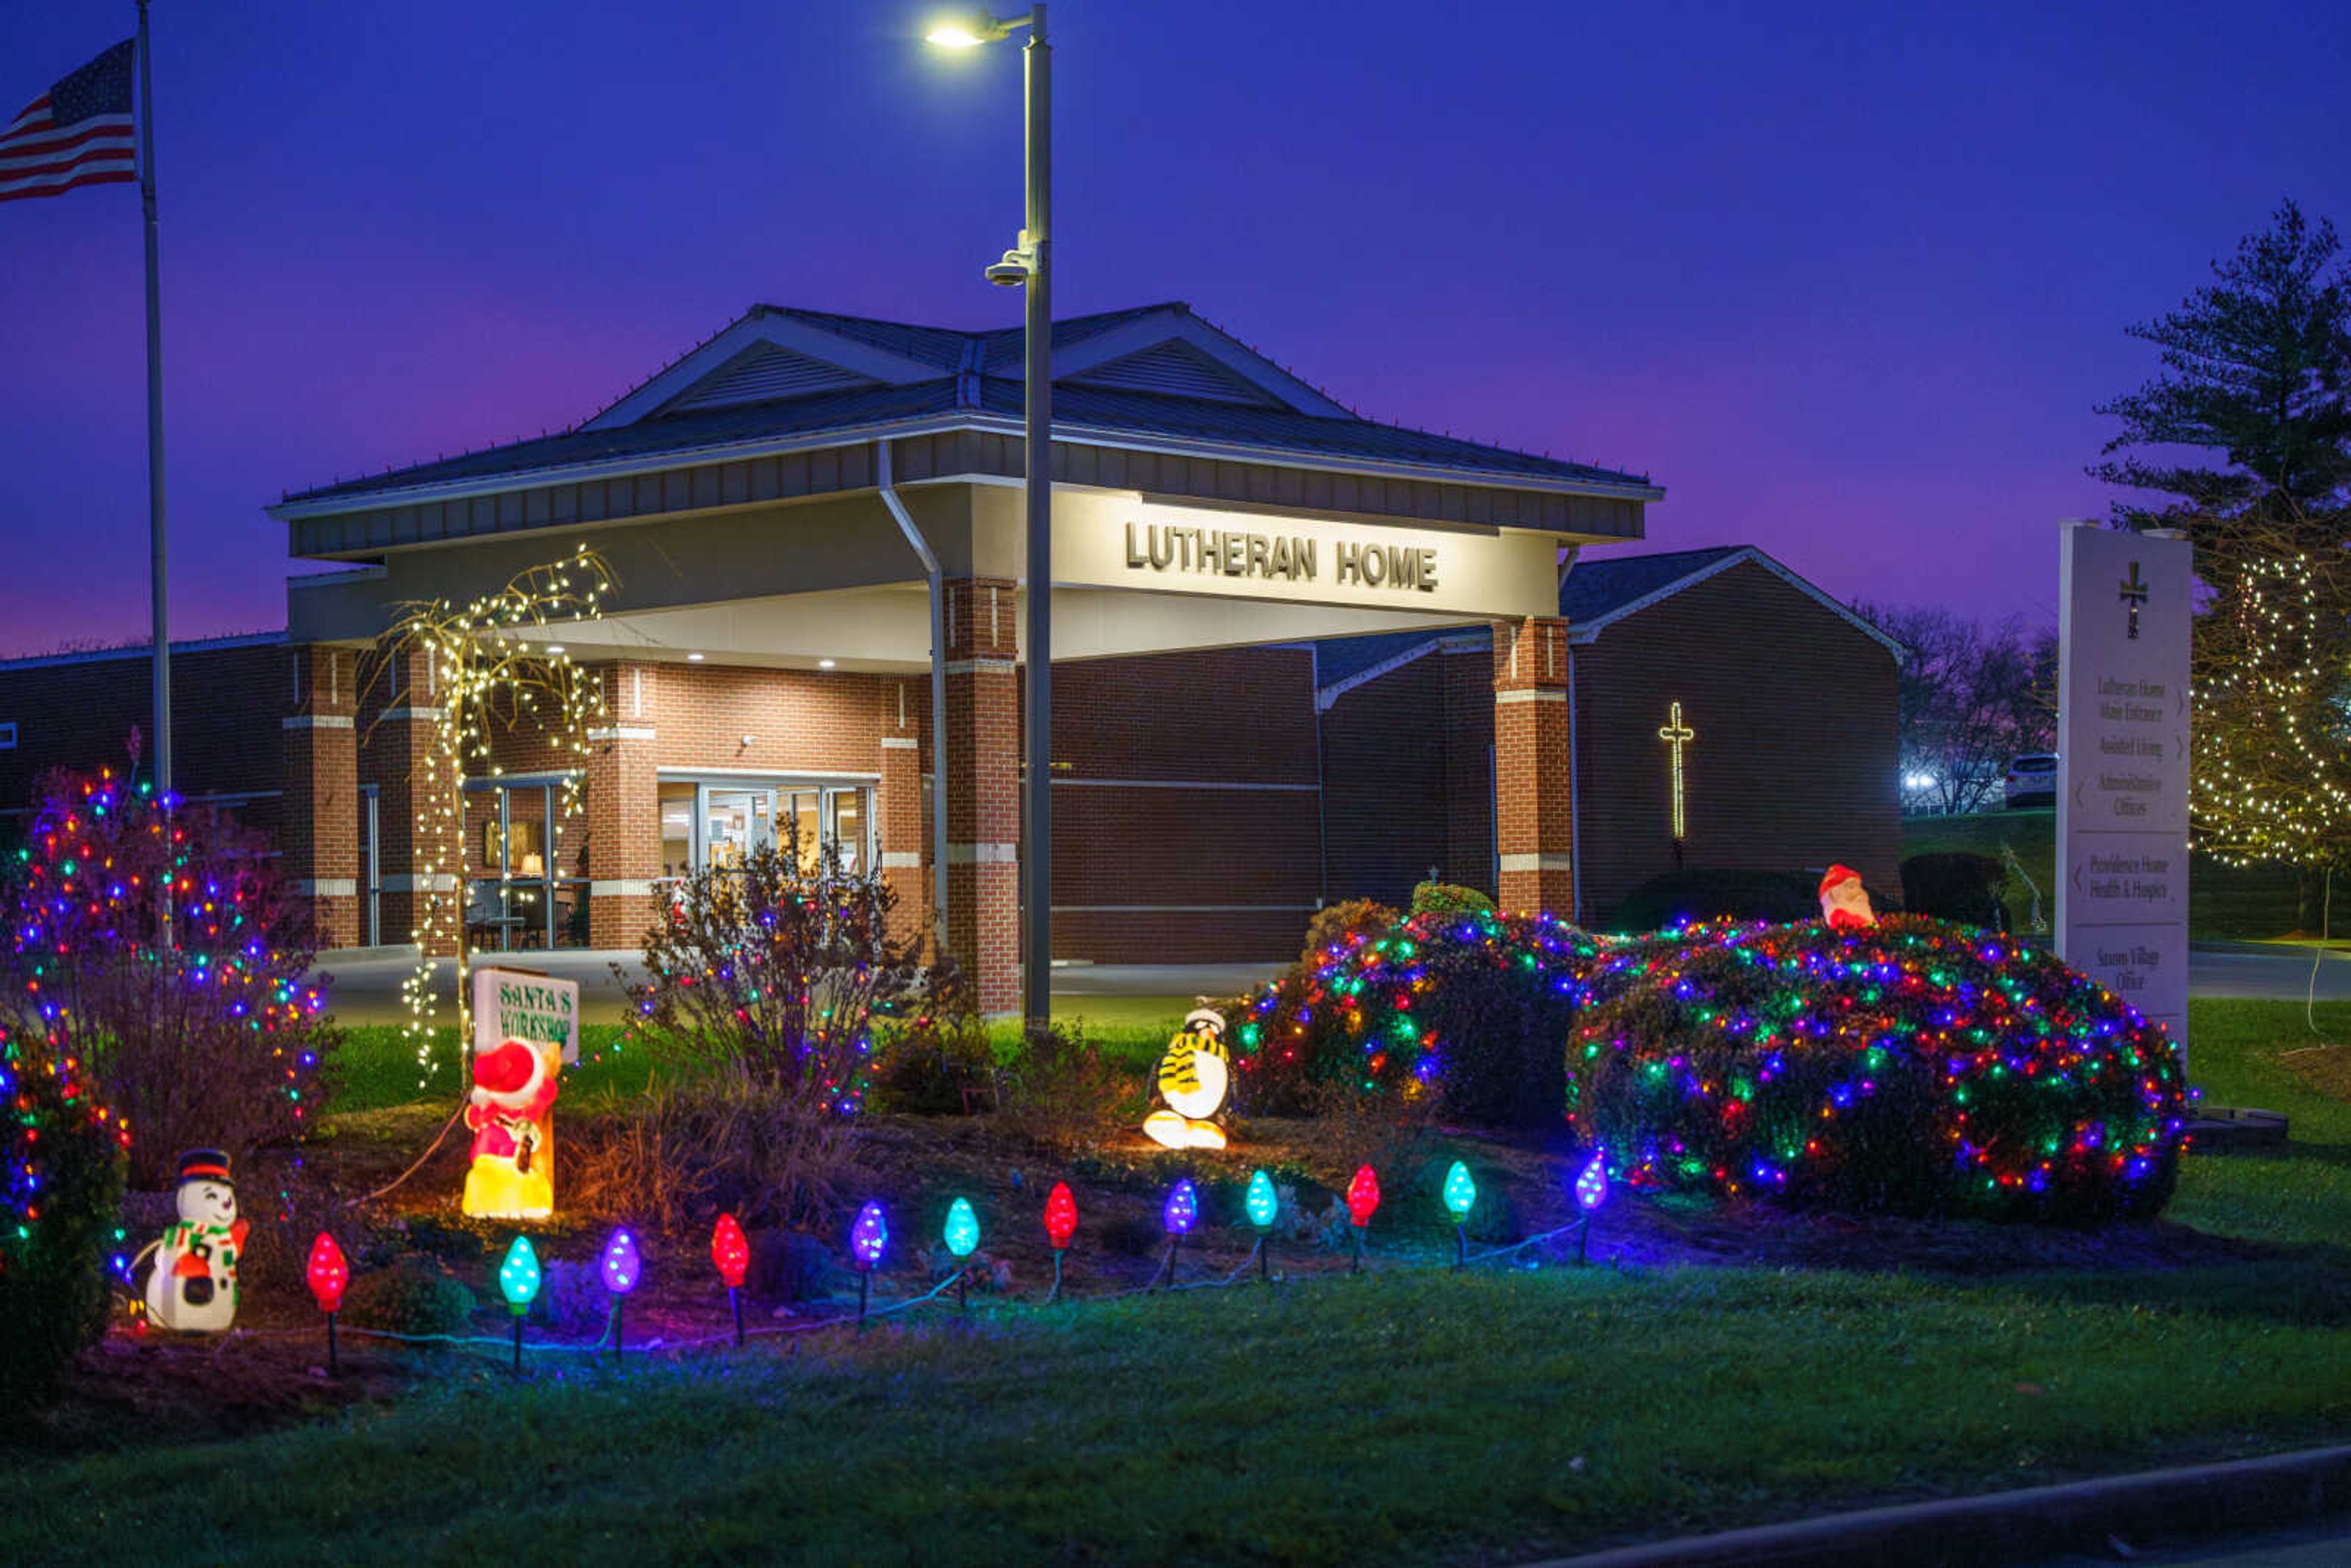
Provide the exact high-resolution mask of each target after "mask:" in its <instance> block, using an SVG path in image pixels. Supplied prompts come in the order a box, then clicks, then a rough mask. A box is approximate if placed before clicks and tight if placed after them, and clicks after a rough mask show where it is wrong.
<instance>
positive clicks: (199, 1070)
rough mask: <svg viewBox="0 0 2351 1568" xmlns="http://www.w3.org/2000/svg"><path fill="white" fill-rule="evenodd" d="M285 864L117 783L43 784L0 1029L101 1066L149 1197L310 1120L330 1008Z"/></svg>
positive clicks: (19, 871)
mask: <svg viewBox="0 0 2351 1568" xmlns="http://www.w3.org/2000/svg"><path fill="white" fill-rule="evenodd" d="M6 870H7V875H6V878H5V881H6V894H5V898H0V913H5V918H6V921H7V927H8V930H7V942H6V946H5V966H6V970H7V975H6V983H5V986H0V1020H6V1021H7V1022H8V1023H10V1024H12V1025H13V1026H14V1027H15V1028H16V1029H17V1030H20V1031H21V1032H22V1033H23V1034H25V1035H26V1037H27V1038H28V1039H31V1040H37V1041H38V1042H39V1044H40V1047H41V1049H42V1051H44V1053H45V1054H47V1056H48V1057H50V1058H51V1059H54V1060H58V1061H64V1060H68V1059H72V1060H78V1061H81V1062H83V1063H85V1064H86V1065H87V1068H88V1071H89V1073H90V1075H91V1077H92V1078H93V1079H94V1080H95V1081H96V1083H97V1086H98V1088H99V1092H101V1093H102V1094H103V1095H104V1097H105V1099H106V1100H107V1102H108V1103H110V1105H111V1106H112V1107H113V1108H114V1110H115V1111H116V1112H118V1113H120V1114H121V1115H122V1116H124V1117H126V1118H127V1119H128V1120H129V1122H130V1124H131V1131H132V1134H133V1140H132V1143H131V1173H130V1174H131V1183H132V1185H134V1186H141V1187H162V1186H168V1185H169V1184H170V1182H171V1181H172V1177H173V1176H174V1175H175V1174H176V1171H177V1168H178V1167H177V1166H176V1164H175V1162H176V1160H177V1157H178V1155H179V1151H180V1150H182V1149H183V1148H197V1147H211V1148H218V1149H221V1150H224V1151H225V1152H226V1153H227V1154H228V1155H229V1157H230V1159H231V1162H232V1163H233V1164H241V1163H242V1162H243V1161H245V1160H246V1157H247V1156H248V1155H251V1154H252V1153H253V1151H254V1150H255V1149H256V1148H258V1147H260V1146H262V1145H266V1144H272V1143H280V1142H285V1141H288V1140H291V1139H293V1138H295V1137H297V1136H298V1135H299V1134H301V1132H302V1131H303V1130H304V1127H305V1125H306V1124H307V1123H308V1117H309V1112H310V1105H311V1101H312V1098H313V1096H312V1086H313V1084H314V1082H315V1081H316V1080H317V1077H318V1069H319V1054H320V1050H321V1046H322V1040H321V1039H320V1036H321V1034H322V1032H323V1027H324V1023H325V1019H324V1018H323V1016H322V1015H323V1012H324V1009H325V999H324V998H323V997H322V996H321V994H320V993H319V990H318V989H317V988H314V987H311V986H309V985H308V984H306V983H305V982H304V977H305V976H306V975H307V974H308V970H309V967H310V961H311V957H312V951H311V947H310V946H309V942H308V938H307V936H305V934H304V922H303V920H302V917H301V911H300V910H299V908H298V904H297V902H296V900H295V899H294V898H293V897H292V896H290V895H289V894H288V893H287V890H286V888H285V885H284V883H283V882H282V881H281V879H280V878H279V876H278V874H277V859H276V857H275V855H274V854H273V852H272V851H271V846H270V844H269V842H268V841H267V840H266V838H265V837H263V836H262V835H260V834H257V833H255V832H253V831H250V830H248V829H246V828H243V827H241V826H239V825H238V824H237V823H236V822H235V821H232V820H230V819H229V818H227V817H226V816H225V815H223V814H221V813H219V812H217V811H214V810H203V809H199V808H195V807H192V806H187V805H182V804H173V805H171V806H169V807H168V808H167V807H166V806H165V805H163V804H159V802H158V801H157V800H155V799H154V797H153V796H152V794H150V793H149V792H148V791H147V790H146V789H144V788H143V787H140V786H134V785H132V784H131V782H130V781H129V780H127V779H124V778H123V777H122V776H121V775H120V774H118V773H116V772H114V771H112V770H110V769H108V770H101V771H100V772H99V773H98V774H96V775H94V776H92V777H89V778H74V777H71V776H68V775H66V774H62V773H56V774H51V775H49V776H48V777H47V778H46V779H43V780H42V785H41V795H40V799H39V801H38V803H37V806H36V807H35V810H34V816H33V821H32V824H31V827H30V829H29V830H28V831H27V832H26V839H25V843H24V846H23V847H22V848H21V849H19V850H18V851H17V852H16V855H15V857H14V859H13V863H12V864H10V865H9V866H8V867H7V868H6ZM167 919H168V920H169V922H170V924H171V941H170V942H169V943H168V944H165V943H164V942H162V941H161V940H160V938H161V937H162V934H163V926H164V922H165V921H166V920H167Z"/></svg>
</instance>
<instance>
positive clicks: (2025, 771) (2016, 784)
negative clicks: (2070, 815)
mask: <svg viewBox="0 0 2351 1568" xmlns="http://www.w3.org/2000/svg"><path fill="white" fill-rule="evenodd" d="M2003 786H2004V788H2005V789H2006V790H2007V792H2008V809H2009V810H2011V811H2013V810H2016V809H2017V808H2018V807H2019V806H2053V805H2055V804H2056V803H2057V754H2056V753H2055V752H2053V751H2035V752H2031V753H2029V754H2027V755H2025V756H2023V757H2020V758H2017V759H2016V760H2015V761H2013V762H2011V763H2010V764H2009V765H2008V778H2007V779H2005V780H2003Z"/></svg>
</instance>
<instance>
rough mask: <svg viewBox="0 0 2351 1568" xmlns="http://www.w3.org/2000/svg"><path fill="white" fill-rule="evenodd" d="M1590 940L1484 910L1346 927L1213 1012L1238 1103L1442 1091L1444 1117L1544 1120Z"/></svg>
mask: <svg viewBox="0 0 2351 1568" xmlns="http://www.w3.org/2000/svg"><path fill="white" fill-rule="evenodd" d="M1601 951H1602V949H1601V947H1600V946H1599V945H1598V944H1597V943H1595V942H1594V941H1593V939H1592V938H1591V937H1590V936H1586V935H1585V934H1584V933H1583V932H1582V931H1580V930H1578V929H1577V928H1576V927H1574V926H1573V925H1568V924H1567V923H1566V922H1564V921H1562V920H1555V919H1552V918H1551V917H1549V916H1546V915H1498V914H1496V913H1494V912H1493V911H1491V910H1482V911H1470V912H1457V913H1447V914H1437V913H1430V914H1424V915H1415V916H1413V917H1412V918H1411V919H1409V920H1406V921H1405V922H1404V923H1403V924H1401V925H1395V926H1393V927H1391V928H1390V929H1388V930H1386V931H1384V932H1382V933H1379V934H1376V935H1369V936H1366V935H1357V936H1351V937H1349V938H1347V939H1346V940H1344V941H1343V942H1341V943H1339V944H1337V945H1335V946H1331V947H1327V948H1325V949H1323V950H1322V954H1321V955H1320V956H1319V957H1318V958H1317V959H1316V960H1315V961H1313V962H1311V963H1305V964H1301V965H1300V966H1299V967H1296V968H1294V969H1291V970H1290V971H1289V972H1288V973H1286V974H1284V975H1283V976H1281V977H1280V978H1279V979H1276V980H1275V981H1273V982H1272V983H1271V984H1270V985H1269V986H1267V987H1266V988H1263V989H1261V990H1259V991H1258V992H1257V993H1255V994H1254V995H1252V996H1250V997H1248V998H1243V999H1242V1000H1240V1001H1238V1002H1236V1003H1233V1004H1230V1005H1229V1006H1228V1009H1226V1010H1227V1016H1228V1019H1230V1021H1231V1025H1232V1028H1231V1029H1230V1030H1229V1031H1228V1032H1229V1037H1230V1038H1231V1039H1232V1040H1233V1042H1234V1046H1233V1050H1234V1062H1235V1067H1236V1073H1237V1078H1238V1084H1239V1092H1240V1094H1241V1097H1242V1098H1241V1104H1242V1108H1243V1110H1244V1111H1245V1112H1247V1113H1252V1114H1269V1113H1270V1114H1288V1113H1296V1112H1300V1111H1303V1110H1307V1109H1311V1108H1312V1107H1313V1106H1314V1104H1315V1103H1317V1100H1318V1098H1319V1097H1320V1096H1322V1095H1323V1094H1326V1093H1329V1092H1354V1093H1360V1094H1365V1095H1385V1096H1390V1097H1393V1098H1395V1099H1396V1100H1398V1101H1401V1102H1424V1101H1426V1100H1427V1099H1429V1098H1430V1097H1431V1096H1434V1095H1437V1094H1439V1093H1441V1094H1442V1096H1443V1101H1444V1104H1445V1107H1446V1110H1447V1113H1448V1114H1451V1115H1456V1116H1460V1117H1464V1118H1467V1119H1468V1120H1472V1121H1479V1122H1486V1123H1489V1124H1498V1125H1543V1124H1557V1122H1558V1119H1559V1103H1560V1101H1559V1096H1560V1094H1561V1093H1562V1091H1563V1089H1564V1082H1563V1080H1562V1073H1561V1066H1560V1059H1559V1042H1560V1041H1561V1040H1563V1039H1564V1038H1566V1034H1567V1030H1568V1029H1569V1027H1570V1026H1571V1024H1572V1023H1573V1019H1574V1015H1575V1009H1576V1007H1577V1005H1578V1001H1579V999H1580V998H1581V997H1582V995H1583V992H1582V989H1581V987H1580V982H1581V978H1582V976H1583V972H1584V970H1585V969H1586V968H1588V967H1590V966H1591V965H1592V963H1593V961H1594V960H1595V959H1596V958H1597V957H1598V956H1599V955H1600V953H1601Z"/></svg>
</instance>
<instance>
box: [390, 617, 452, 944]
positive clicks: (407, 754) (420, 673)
mask: <svg viewBox="0 0 2351 1568" xmlns="http://www.w3.org/2000/svg"><path fill="white" fill-rule="evenodd" d="M389 695H390V700H389V703H388V704H387V706H385V708H384V710H383V713H382V714H381V716H380V717H379V718H378V719H377V721H376V724H375V727H374V728H373V730H372V731H371V733H370V735H369V737H368V753H369V758H370V761H371V769H370V770H371V772H372V773H374V775H375V777H376V780H377V789H378V791H379V794H378V799H377V818H378V822H379V825H380V828H381V833H382V841H381V844H380V845H379V847H378V854H379V857H380V859H379V864H380V866H381V873H382V876H383V899H382V920H383V938H384V940H385V941H387V942H392V943H399V942H413V941H417V940H419V939H420V936H421V928H422V926H423V921H424V914H425V899H426V897H427V895H428V894H430V893H432V892H433V891H434V890H438V891H440V892H441V893H443V894H445V895H447V896H448V897H450V898H454V899H455V900H456V901H457V909H456V912H455V917H454V918H453V919H452V920H450V921H449V922H448V923H447V928H448V929H450V930H455V928H456V927H457V926H459V925H463V922H464V904H465V853H464V852H465V839H464V832H465V816H464V806H465V802H463V801H462V800H450V799H448V798H447V796H448V791H447V786H446V782H445V779H446V775H445V773H444V770H443V769H442V768H440V767H439V766H438V759H437V758H435V757H434V752H433V742H434V733H435V731H436V730H437V729H438V728H439V727H440V724H441V707H440V701H439V698H440V692H439V688H438V683H437V682H436V680H435V679H434V671H433V668H432V661H431V660H430V659H429V658H428V657H427V656H426V654H425V653H423V652H421V651H418V652H412V653H402V654H401V655H399V656H398V663H397V664H396V665H395V667H394V668H393V669H392V685H391V689H390V694H389ZM434 949H435V950H434V956H435V957H446V956H450V955H451V954H452V953H454V951H455V943H454V941H452V940H450V939H449V938H448V937H447V936H444V937H443V938H441V939H440V940H437V941H436V942H435V943H434Z"/></svg>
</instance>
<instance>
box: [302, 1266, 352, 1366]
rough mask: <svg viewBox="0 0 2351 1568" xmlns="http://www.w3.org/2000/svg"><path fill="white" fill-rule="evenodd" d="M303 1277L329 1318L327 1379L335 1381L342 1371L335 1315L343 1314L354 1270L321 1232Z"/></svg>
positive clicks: (320, 1309)
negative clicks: (347, 1289)
mask: <svg viewBox="0 0 2351 1568" xmlns="http://www.w3.org/2000/svg"><path fill="white" fill-rule="evenodd" d="M303 1273H304V1278H305V1279H307V1280H308V1281H309V1285H310V1294H311V1295H312V1296H313V1297H315V1298H316V1299H317V1301H318V1302H319V1311H320V1312H324V1313H326V1314H327V1375H328V1376H329V1377H334V1376H337V1375H340V1372H341V1370H342V1369H341V1367H340V1365H339V1364H337V1359H336V1355H335V1314H336V1313H338V1312H341V1311H342V1307H343V1289H344V1287H345V1286H347V1285H349V1284H350V1282H351V1266H350V1262H349V1260H346V1259H345V1258H344V1257H343V1249H342V1248H341V1247H340V1245H338V1244H337V1243H336V1240H335V1239H334V1238H333V1237H331V1236H329V1235H328V1234H327V1233H326V1232H325V1231H323V1230H321V1231H320V1232H319V1239H317V1240H316V1241H313V1242H311V1243H310V1262H309V1266H308V1268H307V1269H306V1270H304V1271H303Z"/></svg>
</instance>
